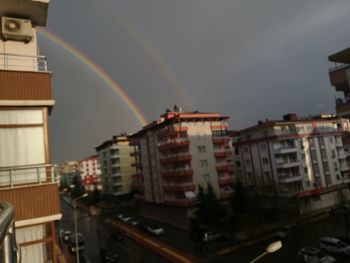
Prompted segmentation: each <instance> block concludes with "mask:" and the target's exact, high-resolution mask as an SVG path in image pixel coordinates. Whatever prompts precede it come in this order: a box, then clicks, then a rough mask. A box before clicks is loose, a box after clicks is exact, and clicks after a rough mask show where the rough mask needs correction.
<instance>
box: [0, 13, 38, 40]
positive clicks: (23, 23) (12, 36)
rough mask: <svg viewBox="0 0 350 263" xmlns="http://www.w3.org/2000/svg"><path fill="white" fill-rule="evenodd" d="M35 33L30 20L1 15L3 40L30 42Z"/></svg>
mask: <svg viewBox="0 0 350 263" xmlns="http://www.w3.org/2000/svg"><path fill="white" fill-rule="evenodd" d="M33 36H34V33H33V28H32V23H31V21H30V20H26V19H19V18H12V17H5V16H3V17H1V37H2V39H3V40H14V41H23V42H25V43H28V42H30V41H31V40H32V39H33Z"/></svg>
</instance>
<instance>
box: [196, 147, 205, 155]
mask: <svg viewBox="0 0 350 263" xmlns="http://www.w3.org/2000/svg"><path fill="white" fill-rule="evenodd" d="M197 148H198V152H199V153H205V152H206V149H205V145H199V146H198V147H197Z"/></svg>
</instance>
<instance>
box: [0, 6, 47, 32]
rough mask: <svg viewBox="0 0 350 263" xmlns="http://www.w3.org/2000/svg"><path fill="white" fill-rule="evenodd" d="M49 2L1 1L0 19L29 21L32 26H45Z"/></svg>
mask: <svg viewBox="0 0 350 263" xmlns="http://www.w3.org/2000/svg"><path fill="white" fill-rule="evenodd" d="M48 7H49V0H1V4H0V17H1V16H7V17H15V18H21V19H29V20H31V21H32V24H33V25H34V26H45V25H46V18H47V11H48Z"/></svg>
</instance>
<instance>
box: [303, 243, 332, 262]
mask: <svg viewBox="0 0 350 263" xmlns="http://www.w3.org/2000/svg"><path fill="white" fill-rule="evenodd" d="M298 260H299V261H300V262H305V263H335V262H336V260H335V258H333V257H331V256H328V255H326V254H325V253H323V252H322V251H321V250H319V249H318V248H314V247H305V248H302V249H300V250H299V252H298Z"/></svg>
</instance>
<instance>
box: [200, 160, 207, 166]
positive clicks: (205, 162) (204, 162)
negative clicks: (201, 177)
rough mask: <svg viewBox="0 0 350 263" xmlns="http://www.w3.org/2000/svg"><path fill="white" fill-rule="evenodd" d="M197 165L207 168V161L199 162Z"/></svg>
mask: <svg viewBox="0 0 350 263" xmlns="http://www.w3.org/2000/svg"><path fill="white" fill-rule="evenodd" d="M199 164H200V166H201V167H208V160H199Z"/></svg>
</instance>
